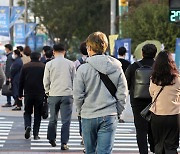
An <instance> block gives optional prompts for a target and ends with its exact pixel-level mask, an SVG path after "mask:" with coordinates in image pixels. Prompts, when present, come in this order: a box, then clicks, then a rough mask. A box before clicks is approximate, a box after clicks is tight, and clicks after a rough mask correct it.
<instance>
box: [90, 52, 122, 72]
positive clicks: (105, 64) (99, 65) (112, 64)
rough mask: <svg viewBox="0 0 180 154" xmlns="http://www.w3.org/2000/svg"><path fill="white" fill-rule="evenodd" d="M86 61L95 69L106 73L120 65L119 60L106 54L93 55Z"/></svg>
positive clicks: (113, 70)
mask: <svg viewBox="0 0 180 154" xmlns="http://www.w3.org/2000/svg"><path fill="white" fill-rule="evenodd" d="M86 61H87V63H89V64H90V65H91V66H92V67H93V68H95V69H96V70H97V71H99V72H101V73H103V74H106V75H109V74H112V73H114V72H116V71H117V69H119V68H120V67H121V66H122V65H121V62H120V61H119V60H117V59H115V58H113V57H111V56H107V55H94V56H92V57H89V58H87V60H86Z"/></svg>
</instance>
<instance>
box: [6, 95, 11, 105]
mask: <svg viewBox="0 0 180 154" xmlns="http://www.w3.org/2000/svg"><path fill="white" fill-rule="evenodd" d="M7 103H8V104H11V96H7Z"/></svg>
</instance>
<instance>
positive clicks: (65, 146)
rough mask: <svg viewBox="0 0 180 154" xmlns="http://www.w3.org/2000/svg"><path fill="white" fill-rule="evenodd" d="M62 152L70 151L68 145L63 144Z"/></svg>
mask: <svg viewBox="0 0 180 154" xmlns="http://www.w3.org/2000/svg"><path fill="white" fill-rule="evenodd" d="M61 150H69V147H68V145H67V144H61Z"/></svg>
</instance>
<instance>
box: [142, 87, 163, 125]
mask: <svg viewBox="0 0 180 154" xmlns="http://www.w3.org/2000/svg"><path fill="white" fill-rule="evenodd" d="M163 89H164V87H161V89H160V91H159V93H158V94H157V96H156V98H155V99H154V101H153V102H151V103H150V104H149V105H148V106H146V107H145V109H143V110H142V111H141V113H140V114H141V116H142V117H143V118H144V119H145V120H146V121H148V122H149V121H150V120H151V111H150V110H149V109H150V108H151V106H152V104H154V103H155V101H156V99H157V98H158V96H159V94H160V93H161V91H162V90H163Z"/></svg>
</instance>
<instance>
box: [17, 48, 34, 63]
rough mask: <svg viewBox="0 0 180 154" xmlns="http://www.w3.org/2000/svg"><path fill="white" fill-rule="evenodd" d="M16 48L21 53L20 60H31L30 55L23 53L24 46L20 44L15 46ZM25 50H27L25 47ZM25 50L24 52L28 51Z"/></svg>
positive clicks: (24, 61)
mask: <svg viewBox="0 0 180 154" xmlns="http://www.w3.org/2000/svg"><path fill="white" fill-rule="evenodd" d="M17 50H19V51H20V52H21V55H22V57H21V60H22V62H23V64H26V63H29V62H30V61H31V59H30V57H29V56H26V55H25V54H24V48H23V47H22V46H17ZM25 50H27V48H26V49H25ZM25 52H26V54H27V53H28V52H27V51H25ZM28 55H29V53H28Z"/></svg>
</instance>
